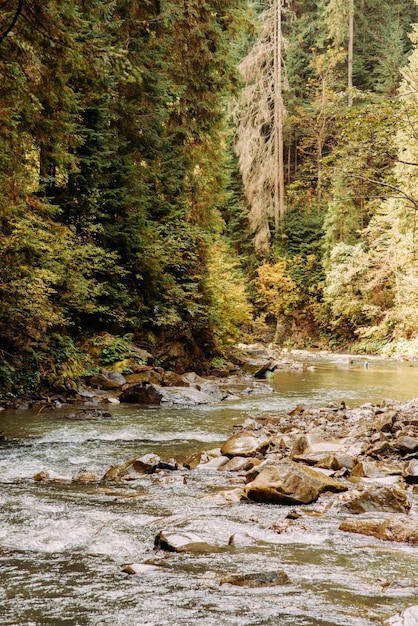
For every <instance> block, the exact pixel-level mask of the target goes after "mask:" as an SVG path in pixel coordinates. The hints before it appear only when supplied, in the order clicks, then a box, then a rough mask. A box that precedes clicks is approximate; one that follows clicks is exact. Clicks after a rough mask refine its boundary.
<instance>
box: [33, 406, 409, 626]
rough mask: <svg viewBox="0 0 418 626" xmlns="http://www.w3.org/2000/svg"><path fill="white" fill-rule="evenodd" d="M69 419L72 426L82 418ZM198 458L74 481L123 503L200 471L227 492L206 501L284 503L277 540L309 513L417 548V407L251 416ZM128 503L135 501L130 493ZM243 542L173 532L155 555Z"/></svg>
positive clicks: (136, 463)
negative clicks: (146, 485) (143, 488)
mask: <svg viewBox="0 0 418 626" xmlns="http://www.w3.org/2000/svg"><path fill="white" fill-rule="evenodd" d="M79 411H80V412H82V415H80V417H81V418H82V419H84V418H86V416H88V414H89V411H90V413H91V411H93V413H91V415H90V417H91V418H94V419H109V418H111V412H108V411H103V410H98V409H80V410H79ZM66 417H67V418H70V419H74V417H77V412H75V413H74V414H72V415H71V414H70V415H67V416H66ZM191 452H192V454H191V455H190V456H189V457H188V458H187V459H183V460H181V461H177V460H175V459H162V458H160V456H159V455H157V454H146V455H143V456H142V457H138V458H133V459H132V458H131V459H127V460H126V462H124V463H121V464H118V465H115V466H112V467H110V468H108V469H107V471H106V472H105V473H104V474H103V475H100V476H98V475H95V474H94V473H89V472H86V473H84V474H80V475H78V476H74V478H73V481H74V482H75V483H78V484H87V483H88V484H91V485H92V486H93V485H96V486H97V488H99V486H100V488H101V489H108V490H110V492H113V493H114V494H115V495H118V494H119V496H120V497H123V485H134V484H135V481H143V480H144V479H146V478H147V477H148V479H149V480H150V481H153V482H155V481H156V480H157V481H160V482H162V483H164V482H170V481H173V480H174V482H175V481H176V480H177V479H175V478H174V477H175V475H176V473H177V474H179V476H180V478H181V481H182V482H183V483H184V484H186V485H187V482H188V481H189V480H190V481H192V480H193V479H192V477H193V474H194V473H196V472H201V471H205V472H207V473H208V475H209V476H210V473H211V472H216V474H217V475H218V476H219V475H221V476H222V481H221V482H222V483H223V487H222V488H218V490H217V492H216V494H213V490H212V488H209V489H208V496H210V497H216V498H217V499H218V501H219V502H221V501H222V500H224V502H225V503H236V502H242V503H247V505H251V504H253V505H254V506H260V505H266V506H267V505H269V506H271V505H276V504H277V505H287V507H288V513H287V515H286V516H285V518H284V519H281V520H279V521H277V522H276V523H275V524H273V525H272V527H271V529H270V530H272V531H273V532H275V533H278V534H285V533H291V532H292V531H293V530H294V529H295V528H297V527H299V528H301V529H303V527H304V522H303V520H304V518H305V519H306V516H309V515H311V514H315V515H326V516H328V517H331V516H333V515H335V516H337V515H338V516H339V519H342V521H339V523H338V527H337V528H338V532H340V533H358V534H362V535H367V536H371V537H374V538H377V539H379V540H381V541H390V542H398V543H403V544H405V545H409V546H411V547H413V546H418V516H417V514H416V504H415V503H416V494H417V491H418V487H417V485H418V458H417V452H418V399H416V400H412V401H410V402H407V403H404V404H399V403H387V404H384V403H383V404H382V405H372V404H364V405H362V406H360V407H357V408H352V409H350V408H347V407H346V406H345V405H344V403H340V404H338V405H330V406H326V407H309V406H302V405H299V406H297V407H295V408H294V409H293V410H292V411H290V412H288V413H283V414H274V415H273V414H265V415H259V416H257V417H256V418H248V419H246V420H245V421H244V422H243V423H242V424H239V425H237V426H236V427H235V428H234V430H233V432H232V433H231V436H230V437H229V438H227V439H226V440H225V442H224V443H223V445H221V446H220V447H218V448H214V449H208V450H196V451H191ZM170 477H171V478H170ZM32 479H33V480H34V481H38V482H42V483H43V484H45V483H47V482H48V481H49V475H48V473H46V472H39V473H38V474H36V475H35V476H33V478H32ZM59 480H60V479H59V478H58V479H57V478H54V479H53V481H54V482H57V481H58V482H59ZM216 483H217V484H219V479H217V480H216ZM142 484H143V483H142ZM208 487H209V485H208ZM186 488H187V487H186ZM118 489H119V491H120V493H119V492H118V491H117V490H118ZM112 490H113V491H112ZM129 495H130V496H133V495H135V497H136V496H137V495H138V494H136V492H135V493H134V491H132V489H131V490H130V494H129ZM140 495H141V494H139V497H140ZM310 510H311V512H310ZM341 516H342V518H341ZM250 530H251V527H249V531H250ZM243 542H244V544H245V545H251V532H249V534H248V536H243V535H242V534H241V535H239V536H234V535H231V536H230V537H229V539H228V541H225V545H224V546H219V545H215V543H211V541H210V539H208V538H207V537H202V536H200V535H199V534H196V533H194V532H189V531H184V530H182V529H181V528H179V529H175V528H171V529H169V530H161V531H160V532H159V533H158V534H157V535H156V536H155V542H154V549H155V550H157V551H165V552H175V553H176V552H177V553H187V552H189V553H193V554H196V553H202V554H204V553H207V554H210V553H213V552H214V551H217V550H228V549H230V547H231V546H234V545H241V544H242V543H243ZM149 567H152V564H149V563H131V564H126V565H125V566H124V571H125V572H126V573H128V574H131V575H135V574H143V573H144V571H145V570H144V568H145V569H146V568H149ZM147 571H148V570H147ZM219 582H220V584H232V585H238V586H245V587H253V588H256V587H266V586H267V587H268V586H277V585H279V586H280V585H288V584H290V581H289V578H288V576H287V574H286V572H285V571H277V570H275V571H268V570H267V571H265V572H261V573H260V572H255V573H251V572H250V573H248V572H247V573H243V574H241V575H236V576H232V577H231V576H226V577H225V578H222V577H221V578H220V580H219ZM417 611H418V609H417V607H414V606H411V607H409V608H408V610H406V611H404V612H403V613H399V615H394V616H393V617H391V618H390V619H389V620H387V621H385V622H384V624H385V625H387V626H392V625H393V626H412V625H414V624H416V619H417Z"/></svg>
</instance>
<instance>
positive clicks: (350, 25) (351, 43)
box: [347, 0, 354, 107]
mask: <svg viewBox="0 0 418 626" xmlns="http://www.w3.org/2000/svg"><path fill="white" fill-rule="evenodd" d="M353 49H354V0H350V9H349V14H348V72H347V73H348V77H347V88H348V106H349V107H351V106H352V105H353V94H352V89H353Z"/></svg>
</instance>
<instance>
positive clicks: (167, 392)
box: [119, 384, 217, 406]
mask: <svg viewBox="0 0 418 626" xmlns="http://www.w3.org/2000/svg"><path fill="white" fill-rule="evenodd" d="M119 399H120V401H121V402H130V403H135V404H151V405H160V404H163V405H166V406H167V405H169V406H172V405H179V406H197V405H199V404H214V403H216V402H217V400H216V398H214V397H213V396H210V395H208V394H207V393H205V392H203V391H199V390H198V389H193V388H191V387H160V386H159V385H154V384H149V385H148V384H146V385H142V384H138V385H132V386H129V387H127V388H126V389H124V390H123V391H122V393H121V395H120V396H119Z"/></svg>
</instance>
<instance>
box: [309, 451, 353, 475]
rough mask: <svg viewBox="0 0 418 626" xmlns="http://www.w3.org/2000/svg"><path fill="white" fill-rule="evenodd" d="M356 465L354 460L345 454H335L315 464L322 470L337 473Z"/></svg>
mask: <svg viewBox="0 0 418 626" xmlns="http://www.w3.org/2000/svg"><path fill="white" fill-rule="evenodd" d="M355 465H356V460H355V458H354V457H352V456H351V455H350V454H346V453H345V452H337V453H336V454H332V455H330V456H327V457H324V458H323V459H320V460H319V461H318V462H317V463H316V467H322V468H324V469H331V470H334V471H335V472H337V471H338V470H341V469H347V470H351V469H353V467H354V466H355Z"/></svg>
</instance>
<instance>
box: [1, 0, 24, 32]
mask: <svg viewBox="0 0 418 626" xmlns="http://www.w3.org/2000/svg"><path fill="white" fill-rule="evenodd" d="M23 3H24V0H19V4H18V5H17V8H16V12H15V14H14V16H13V19H12V21H11V22H10V25H9V26H8V27H7V28H6V30H5V31H4V32H3V33H2V34H1V35H0V43H1V42H2V41H3V40H4V39H6V37H7V35H8V34H9V33H10V32H11V31H12V30H13V28H14V26H15V24H16V22H17V20H18V19H19V15H21V13H22V9H23ZM3 6H4V4H3Z"/></svg>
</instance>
